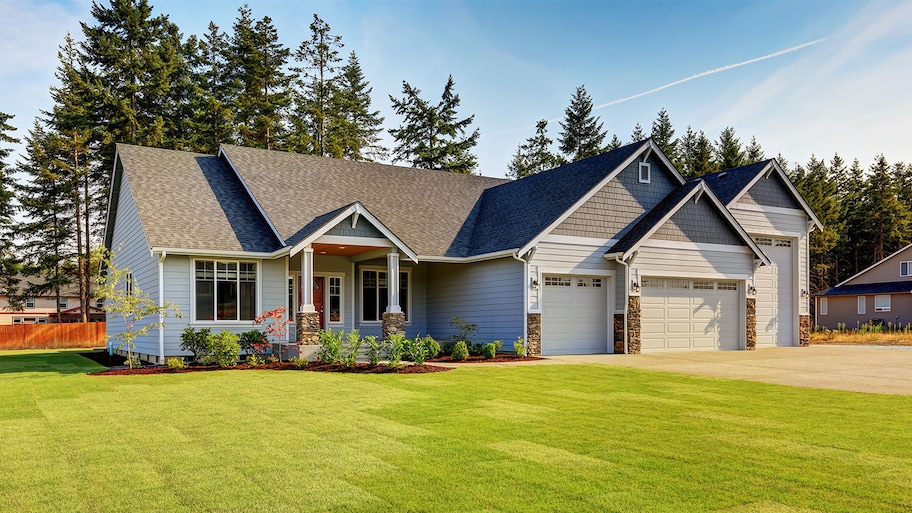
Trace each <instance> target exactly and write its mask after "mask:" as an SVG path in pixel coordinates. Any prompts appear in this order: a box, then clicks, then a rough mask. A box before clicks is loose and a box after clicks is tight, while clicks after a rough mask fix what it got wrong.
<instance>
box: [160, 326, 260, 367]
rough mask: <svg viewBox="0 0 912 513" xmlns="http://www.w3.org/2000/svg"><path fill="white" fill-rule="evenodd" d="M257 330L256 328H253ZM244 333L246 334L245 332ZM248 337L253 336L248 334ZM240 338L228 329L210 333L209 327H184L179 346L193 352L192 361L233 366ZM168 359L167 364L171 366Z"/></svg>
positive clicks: (239, 346)
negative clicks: (197, 328)
mask: <svg viewBox="0 0 912 513" xmlns="http://www.w3.org/2000/svg"><path fill="white" fill-rule="evenodd" d="M254 331H257V330H254ZM245 335H248V334H246V333H245ZM249 338H251V339H252V338H253V336H250V337H249ZM240 339H241V337H240V336H239V335H235V334H234V333H231V332H230V331H228V330H222V331H221V332H220V333H212V332H211V331H210V329H209V328H202V329H200V330H199V331H197V330H195V329H194V328H184V332H183V333H181V344H180V348H181V349H182V350H184V351H188V352H190V353H191V354H193V361H194V362H200V363H204V364H207V365H210V364H213V363H214V364H216V365H218V366H219V367H234V366H236V365H237V360H238V356H239V355H240V354H241V344H239V343H238V341H239V340H240ZM172 365H177V364H172V363H170V361H169V362H168V366H169V367H170V368H175V367H172Z"/></svg>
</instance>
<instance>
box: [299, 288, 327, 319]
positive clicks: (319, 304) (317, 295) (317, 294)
mask: <svg viewBox="0 0 912 513" xmlns="http://www.w3.org/2000/svg"><path fill="white" fill-rule="evenodd" d="M297 282H298V283H299V284H300V283H301V277H300V276H298V277H297ZM323 285H324V281H323V277H322V276H314V279H313V302H314V309H316V311H317V313H319V314H320V328H321V329H325V328H326V318H325V317H326V316H325V315H324V312H323V297H324V293H325V289H324V288H323ZM303 292H304V291H303V290H302V289H301V287H300V286H299V287H298V305H301V304H302V303H303V302H304V298H303V297H302V293H303Z"/></svg>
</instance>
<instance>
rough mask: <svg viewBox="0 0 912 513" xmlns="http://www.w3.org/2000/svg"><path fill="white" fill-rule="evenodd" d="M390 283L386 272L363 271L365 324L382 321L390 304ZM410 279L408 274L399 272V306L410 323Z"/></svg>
mask: <svg viewBox="0 0 912 513" xmlns="http://www.w3.org/2000/svg"><path fill="white" fill-rule="evenodd" d="M388 283H389V280H387V274H386V271H375V270H372V269H363V270H362V271H361V320H363V321H365V322H371V321H380V320H382V318H383V317H382V315H383V312H386V307H387V306H388V304H389V295H388V293H387V290H388ZM408 292H409V279H408V273H407V272H405V271H400V272H399V306H400V307H401V308H402V312H403V313H404V314H405V320H406V321H409V320H410V319H411V318H410V317H409V311H408V303H409V295H408Z"/></svg>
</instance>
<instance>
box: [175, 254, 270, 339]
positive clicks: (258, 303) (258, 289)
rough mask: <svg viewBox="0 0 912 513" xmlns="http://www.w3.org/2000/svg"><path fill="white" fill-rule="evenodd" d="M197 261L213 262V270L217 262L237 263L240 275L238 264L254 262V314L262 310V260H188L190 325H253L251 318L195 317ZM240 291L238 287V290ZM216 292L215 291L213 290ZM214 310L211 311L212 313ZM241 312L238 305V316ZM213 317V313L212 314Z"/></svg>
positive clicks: (215, 305)
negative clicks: (209, 318)
mask: <svg viewBox="0 0 912 513" xmlns="http://www.w3.org/2000/svg"><path fill="white" fill-rule="evenodd" d="M197 262H213V272H217V271H218V266H217V265H215V264H216V263H218V262H222V263H237V264H238V276H239V277H240V270H241V267H240V264H242V263H244V264H256V281H255V282H254V283H255V289H254V302H255V305H254V312H255V313H256V315H259V314H260V313H262V311H263V261H262V260H250V259H245V260H231V259H219V258H205V257H200V258H193V259H191V260H190V323H189V324H190V325H191V326H193V325H203V326H205V325H211V324H218V325H221V326H229V325H236V326H254V325H256V323H255V322H254V320H253V319H250V320H240V319H222V320H219V319H215V318H213V319H211V320H206V319H197V318H196V313H197V312H196V263H197ZM238 292H239V293H240V289H239V291H238ZM215 293H217V291H216V292H215ZM238 300H240V294H239V295H238ZM213 301H214V303H213V305H214V306H213V308H216V307H217V301H215V298H213ZM214 313H215V312H213V314H214ZM240 314H241V308H240V305H238V316H240ZM213 317H215V315H213Z"/></svg>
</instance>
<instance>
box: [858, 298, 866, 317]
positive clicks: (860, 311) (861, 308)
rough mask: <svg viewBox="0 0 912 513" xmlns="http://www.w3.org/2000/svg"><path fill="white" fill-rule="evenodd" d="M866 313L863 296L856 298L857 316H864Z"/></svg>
mask: <svg viewBox="0 0 912 513" xmlns="http://www.w3.org/2000/svg"><path fill="white" fill-rule="evenodd" d="M866 313H867V304H866V303H865V297H864V296H858V315H864V314H866Z"/></svg>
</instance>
